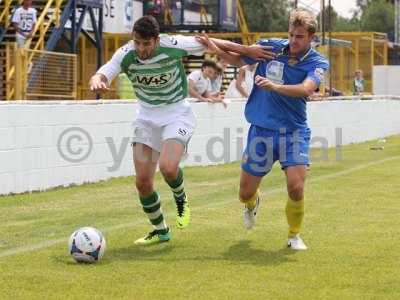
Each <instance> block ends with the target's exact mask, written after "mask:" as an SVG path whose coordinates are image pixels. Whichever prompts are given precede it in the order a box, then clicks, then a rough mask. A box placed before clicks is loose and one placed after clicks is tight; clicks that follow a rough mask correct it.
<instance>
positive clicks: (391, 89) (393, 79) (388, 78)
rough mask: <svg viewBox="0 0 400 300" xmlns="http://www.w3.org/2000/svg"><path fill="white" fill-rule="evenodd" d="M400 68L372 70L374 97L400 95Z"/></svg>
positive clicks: (377, 68)
mask: <svg viewBox="0 0 400 300" xmlns="http://www.w3.org/2000/svg"><path fill="white" fill-rule="evenodd" d="M399 78H400V66H374V67H373V70H372V82H373V91H372V92H373V94H374V95H400V84H399Z"/></svg>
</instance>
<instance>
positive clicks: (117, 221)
mask: <svg viewBox="0 0 400 300" xmlns="http://www.w3.org/2000/svg"><path fill="white" fill-rule="evenodd" d="M373 145H375V142H369V143H363V144H358V145H351V146H346V147H344V148H343V151H342V159H341V160H340V161H336V159H335V153H334V150H331V151H330V152H329V156H328V160H327V161H322V162H315V163H313V165H312V168H311V171H310V173H309V177H308V179H307V185H306V218H305V223H304V227H303V235H302V236H303V238H304V240H305V242H306V243H307V245H308V246H309V247H310V249H309V250H308V251H306V252H293V251H290V250H288V249H286V248H285V241H286V233H287V225H286V222H285V214H284V206H285V202H286V197H287V196H286V190H285V180H284V176H283V174H282V172H281V171H280V169H279V166H278V165H276V166H275V168H274V170H273V171H272V173H271V174H269V176H267V177H266V179H265V180H264V182H263V185H262V192H263V195H264V198H265V199H264V201H263V202H262V204H261V207H260V212H259V215H258V222H257V225H256V227H255V228H254V230H252V231H250V232H246V231H245V230H244V228H243V225H242V206H241V205H240V203H239V202H238V200H237V190H238V178H239V163H234V164H229V165H223V166H215V167H214V166H213V167H204V168H197V167H196V168H186V169H185V180H186V187H187V192H188V194H189V195H190V200H191V206H192V224H191V226H190V227H189V228H188V229H186V230H182V231H179V230H177V229H175V227H174V221H175V220H174V213H175V208H174V205H173V201H172V198H171V194H170V192H169V191H168V189H167V186H166V184H164V183H163V182H162V180H161V178H160V176H159V175H158V176H157V188H158V190H159V192H160V194H161V197H162V200H163V204H164V206H163V207H164V211H165V212H166V213H167V221H168V222H169V225H170V226H171V228H172V238H173V239H172V240H171V242H170V243H167V244H162V245H157V246H152V247H149V248H141V247H138V246H135V245H134V244H133V241H134V240H135V239H136V238H138V237H140V236H142V235H143V234H145V233H146V232H148V231H149V230H150V229H151V228H150V226H149V225H148V223H147V221H146V218H145V216H144V214H143V213H142V210H141V208H140V206H139V202H138V200H137V196H136V193H135V191H134V185H133V179H132V178H122V179H116V180H111V181H108V182H102V183H98V184H88V185H84V186H80V187H73V188H67V189H57V190H53V191H49V192H44V193H33V194H25V195H19V196H9V197H0V225H1V226H0V299H113V298H115V299H288V298H290V299H361V298H362V299H400V254H399V248H400V243H399V236H398V234H399V228H400V203H399V201H400V198H399V195H400V137H391V138H389V139H387V142H386V145H385V149H384V150H383V151H371V150H369V148H370V147H371V146H373ZM319 155H320V153H319V152H318V151H314V152H313V155H312V157H316V156H319ZM81 226H95V227H97V228H99V229H100V230H102V231H103V232H104V234H105V236H106V240H107V244H108V245H107V246H108V249H107V251H106V253H105V256H104V259H103V260H102V261H101V262H100V263H98V264H96V265H80V264H76V263H74V262H73V260H72V258H71V257H70V256H69V255H68V253H67V240H68V237H69V235H70V234H71V233H72V232H73V231H74V230H75V229H77V228H79V227H81Z"/></svg>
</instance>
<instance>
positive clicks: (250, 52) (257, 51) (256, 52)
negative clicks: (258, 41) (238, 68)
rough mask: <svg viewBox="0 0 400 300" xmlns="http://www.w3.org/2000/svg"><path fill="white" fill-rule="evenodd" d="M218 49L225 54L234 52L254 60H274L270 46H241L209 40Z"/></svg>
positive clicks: (229, 42) (213, 39) (218, 40)
mask: <svg viewBox="0 0 400 300" xmlns="http://www.w3.org/2000/svg"><path fill="white" fill-rule="evenodd" d="M211 40H212V41H213V42H214V43H215V45H217V47H218V48H220V49H221V50H223V51H226V52H234V53H237V54H239V55H244V56H249V57H251V58H253V59H255V60H263V59H274V58H275V53H274V52H272V48H273V47H272V46H261V45H251V46H246V45H241V44H237V43H234V42H231V41H226V40H220V39H215V38H212V39H211Z"/></svg>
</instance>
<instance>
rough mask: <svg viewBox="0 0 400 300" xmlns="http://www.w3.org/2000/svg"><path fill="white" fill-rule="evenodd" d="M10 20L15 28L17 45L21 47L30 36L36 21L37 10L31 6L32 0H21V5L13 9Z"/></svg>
mask: <svg viewBox="0 0 400 300" xmlns="http://www.w3.org/2000/svg"><path fill="white" fill-rule="evenodd" d="M11 22H12V24H13V26H14V28H15V39H16V42H17V45H18V47H19V48H23V47H24V46H25V43H26V40H27V39H30V38H31V37H32V35H33V30H34V29H35V25H36V22H37V12H36V9H34V8H33V7H32V0H24V1H23V3H22V6H21V7H19V8H17V9H16V10H15V12H14V15H13V17H12V20H11Z"/></svg>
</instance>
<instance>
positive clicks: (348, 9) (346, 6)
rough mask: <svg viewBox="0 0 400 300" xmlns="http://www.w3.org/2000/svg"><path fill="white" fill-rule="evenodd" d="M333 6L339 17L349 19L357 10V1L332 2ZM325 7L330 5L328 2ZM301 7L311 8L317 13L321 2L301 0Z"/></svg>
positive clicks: (335, 0)
mask: <svg viewBox="0 0 400 300" xmlns="http://www.w3.org/2000/svg"><path fill="white" fill-rule="evenodd" d="M331 4H332V6H333V8H334V9H335V11H337V12H338V13H339V15H341V16H343V17H346V18H349V17H351V16H352V15H353V14H352V10H354V9H355V8H356V0H331ZM325 5H328V0H325ZM299 6H300V7H307V6H308V7H309V8H310V7H311V8H312V9H314V10H315V11H316V12H318V11H319V10H320V7H321V0H299Z"/></svg>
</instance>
